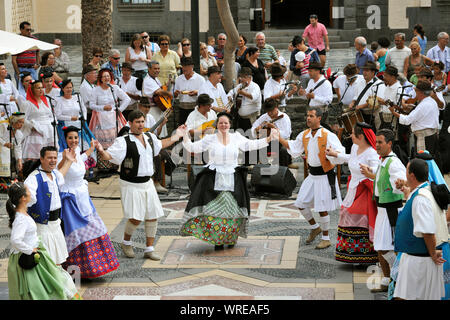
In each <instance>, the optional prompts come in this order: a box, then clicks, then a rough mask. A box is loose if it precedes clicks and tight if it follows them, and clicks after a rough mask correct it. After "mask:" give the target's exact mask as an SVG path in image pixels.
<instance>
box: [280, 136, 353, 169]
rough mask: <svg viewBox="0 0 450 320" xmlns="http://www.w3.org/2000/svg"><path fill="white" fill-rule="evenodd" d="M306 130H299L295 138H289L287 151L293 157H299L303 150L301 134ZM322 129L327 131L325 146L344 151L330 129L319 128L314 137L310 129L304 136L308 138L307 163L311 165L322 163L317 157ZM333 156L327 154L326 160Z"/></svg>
mask: <svg viewBox="0 0 450 320" xmlns="http://www.w3.org/2000/svg"><path fill="white" fill-rule="evenodd" d="M305 131H306V130H304V131H302V132H300V133H299V134H298V136H297V138H296V139H295V140H289V141H288V143H289V149H288V152H289V153H290V155H291V156H292V157H294V158H297V157H300V156H301V155H302V154H303V152H304V151H305V147H304V145H303V134H304V133H305ZM322 131H326V132H327V133H328V136H327V146H326V148H332V149H334V150H335V151H336V152H339V153H345V148H344V147H343V146H342V144H341V142H340V141H339V138H338V137H337V136H336V135H335V134H334V133H333V132H331V131H328V130H327V129H325V128H321V129H319V130H317V132H316V134H315V135H314V137H313V136H312V134H311V131H310V132H309V133H308V134H307V135H306V138H309V142H308V159H307V161H308V165H310V166H312V167H321V166H322V164H321V162H320V159H319V143H318V141H317V140H318V138H319V137H322ZM332 158H333V157H329V156H327V159H328V160H330V161H331V160H332Z"/></svg>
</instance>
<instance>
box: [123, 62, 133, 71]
mask: <svg viewBox="0 0 450 320" xmlns="http://www.w3.org/2000/svg"><path fill="white" fill-rule="evenodd" d="M122 69H128V70H131V71H134V68H133V67H132V66H131V63H129V62H124V63H122Z"/></svg>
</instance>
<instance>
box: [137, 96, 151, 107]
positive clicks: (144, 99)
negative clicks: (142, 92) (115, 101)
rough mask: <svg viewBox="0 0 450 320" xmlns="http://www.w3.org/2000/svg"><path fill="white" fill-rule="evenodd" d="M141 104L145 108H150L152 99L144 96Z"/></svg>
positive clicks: (140, 101) (140, 100)
mask: <svg viewBox="0 0 450 320" xmlns="http://www.w3.org/2000/svg"><path fill="white" fill-rule="evenodd" d="M139 104H141V105H143V106H149V105H151V103H150V99H149V98H148V97H146V96H142V97H140V98H139Z"/></svg>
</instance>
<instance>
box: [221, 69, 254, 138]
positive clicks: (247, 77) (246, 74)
mask: <svg viewBox="0 0 450 320" xmlns="http://www.w3.org/2000/svg"><path fill="white" fill-rule="evenodd" d="M239 80H240V84H239V85H237V86H236V88H234V89H232V90H230V92H228V96H229V97H230V98H231V99H239V98H240V99H241V104H240V106H238V105H237V107H238V111H237V112H238V114H237V117H238V119H237V127H238V128H239V129H242V130H243V131H244V132H245V131H247V130H248V129H250V128H251V127H252V125H253V123H254V122H255V121H256V119H257V118H258V116H259V113H260V110H261V89H260V88H259V86H258V85H257V84H256V83H254V82H253V81H252V80H253V77H252V70H251V69H250V68H247V67H244V68H242V69H241V71H240V73H239Z"/></svg>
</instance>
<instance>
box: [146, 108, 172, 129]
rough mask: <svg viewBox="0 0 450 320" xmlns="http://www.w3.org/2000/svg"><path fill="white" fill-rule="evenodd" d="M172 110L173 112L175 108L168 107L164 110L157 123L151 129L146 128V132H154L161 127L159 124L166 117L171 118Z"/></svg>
mask: <svg viewBox="0 0 450 320" xmlns="http://www.w3.org/2000/svg"><path fill="white" fill-rule="evenodd" d="M172 112H173V108H168V109H166V110H165V111H164V113H163V114H162V116H161V118H159V120H158V121H156V123H155V124H154V125H153V126H152V127H151V128H150V129H147V128H145V129H144V132H151V133H153V132H154V131H155V130H156V129H157V128H158V127H159V125H160V124H161V123H162V122H163V121H164V118H169V117H170V115H171V114H172Z"/></svg>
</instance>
